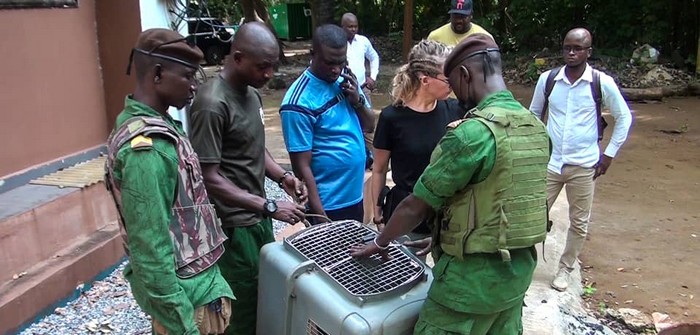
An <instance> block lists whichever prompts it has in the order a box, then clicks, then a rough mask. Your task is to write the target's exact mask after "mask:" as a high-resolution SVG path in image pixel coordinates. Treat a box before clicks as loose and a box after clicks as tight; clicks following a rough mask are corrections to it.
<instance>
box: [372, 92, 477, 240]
mask: <svg viewBox="0 0 700 335" xmlns="http://www.w3.org/2000/svg"><path fill="white" fill-rule="evenodd" d="M466 112H467V111H466V110H464V109H463V108H462V107H460V106H459V104H458V101H457V100H456V99H448V100H444V101H438V102H437V105H436V106H435V109H433V110H432V111H431V112H428V113H419V112H416V111H414V110H412V109H410V108H408V107H404V106H393V105H390V106H387V107H385V108H384V109H382V113H381V114H380V115H379V121H378V123H377V128H376V130H375V132H374V147H375V148H377V149H383V150H388V151H391V156H390V159H391V176H392V178H393V180H394V183H395V184H396V186H397V187H398V188H400V189H402V190H404V191H407V192H412V191H413V186H414V185H415V184H416V182H417V181H418V177H420V175H421V174H422V173H423V170H425V168H426V167H427V166H428V164H429V163H430V155H431V154H432V153H433V149H435V147H436V146H437V144H438V142H440V139H442V136H444V135H445V132H446V131H447V125H448V124H449V123H450V122H452V121H455V120H458V119H460V118H462V117H463V116H464V115H465V114H466ZM421 226H423V225H421ZM415 231H416V232H424V231H425V229H424V227H419V229H416V230H415Z"/></svg>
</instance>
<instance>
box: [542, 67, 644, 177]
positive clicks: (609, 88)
mask: <svg viewBox="0 0 700 335" xmlns="http://www.w3.org/2000/svg"><path fill="white" fill-rule="evenodd" d="M563 70H564V68H562V71H559V74H557V76H556V77H555V78H554V87H553V88H552V93H551V94H550V96H549V114H548V116H547V133H549V136H550V138H551V139H552V156H551V157H550V159H549V165H548V169H549V170H550V171H552V172H555V173H559V174H561V169H562V166H564V165H565V164H568V165H576V166H582V167H587V168H590V167H593V166H594V165H595V164H596V163H598V160H599V159H600V148H599V147H598V123H597V114H596V108H595V101H594V100H593V93H592V92H591V82H592V81H593V71H592V68H591V67H590V66H589V65H586V70H585V71H584V72H583V75H582V76H581V78H579V79H578V80H576V81H575V82H574V83H573V84H572V83H571V82H570V81H569V79H568V78H567V77H566V75H565V74H564V71H563ZM550 71H551V70H550ZM550 71H547V72H545V73H543V74H542V75H540V78H539V80H538V81H537V86H536V87H535V93H534V95H533V97H532V103H531V104H530V111H532V112H533V113H534V114H535V115H537V117H540V116H541V115H542V107H544V88H545V85H546V82H547V76H549V72H550ZM600 87H601V93H602V96H603V97H602V98H603V108H605V109H608V110H609V111H610V114H611V115H612V116H613V118H614V119H615V126H614V128H613V131H612V137H611V138H610V143H608V146H607V147H606V148H605V151H604V153H605V155H606V156H609V157H612V158H614V157H615V155H616V154H617V151H618V150H619V149H620V147H621V146H622V144H623V143H625V140H626V139H627V133H628V132H629V129H630V126H631V125H632V113H631V112H630V109H629V107H628V106H627V102H625V99H624V98H623V97H622V94H620V90H619V89H618V88H617V85H616V84H615V81H614V80H613V79H612V78H611V77H610V76H608V75H606V74H605V73H603V72H600Z"/></svg>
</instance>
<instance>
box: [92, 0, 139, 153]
mask: <svg viewBox="0 0 700 335" xmlns="http://www.w3.org/2000/svg"><path fill="white" fill-rule="evenodd" d="M96 19H97V37H98V39H99V53H100V62H101V64H102V78H103V82H104V96H105V106H106V110H107V123H106V127H107V129H112V127H113V126H114V121H115V120H116V118H117V115H118V114H119V113H120V112H121V111H122V109H123V108H124V97H126V95H127V94H129V93H131V92H132V91H133V89H134V85H135V83H136V79H135V78H136V77H135V76H134V75H133V74H132V75H131V76H127V75H126V66H127V65H128V64H129V53H130V52H131V48H133V47H134V44H135V43H136V39H137V38H138V36H139V33H141V24H140V21H141V17H140V13H139V0H99V1H98V2H97V8H96ZM105 140H106V138H105Z"/></svg>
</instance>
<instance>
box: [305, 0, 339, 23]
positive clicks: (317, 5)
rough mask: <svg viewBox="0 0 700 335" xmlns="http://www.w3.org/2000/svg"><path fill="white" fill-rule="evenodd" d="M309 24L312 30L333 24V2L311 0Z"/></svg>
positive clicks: (332, 0)
mask: <svg viewBox="0 0 700 335" xmlns="http://www.w3.org/2000/svg"><path fill="white" fill-rule="evenodd" d="M309 5H310V6H311V23H312V24H313V26H314V28H316V27H318V26H320V25H323V24H327V23H335V0H311V1H309Z"/></svg>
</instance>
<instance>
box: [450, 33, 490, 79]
mask: <svg viewBox="0 0 700 335" xmlns="http://www.w3.org/2000/svg"><path fill="white" fill-rule="evenodd" d="M491 51H500V50H499V49H498V44H496V41H494V40H493V38H492V37H491V36H489V35H486V34H481V33H477V34H471V35H469V36H467V38H465V39H463V40H462V42H460V43H459V44H457V46H455V47H454V49H452V53H451V54H450V56H449V57H447V60H445V69H444V70H445V76H448V77H449V75H450V73H451V72H452V70H454V68H456V67H457V66H459V65H460V64H462V63H464V61H465V60H467V59H468V58H471V57H472V56H476V55H477V54H482V53H487V52H491Z"/></svg>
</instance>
